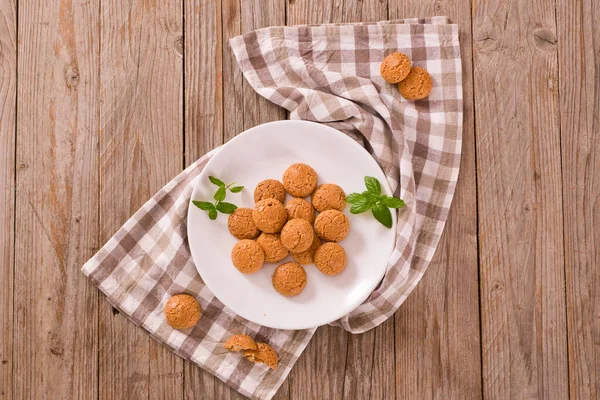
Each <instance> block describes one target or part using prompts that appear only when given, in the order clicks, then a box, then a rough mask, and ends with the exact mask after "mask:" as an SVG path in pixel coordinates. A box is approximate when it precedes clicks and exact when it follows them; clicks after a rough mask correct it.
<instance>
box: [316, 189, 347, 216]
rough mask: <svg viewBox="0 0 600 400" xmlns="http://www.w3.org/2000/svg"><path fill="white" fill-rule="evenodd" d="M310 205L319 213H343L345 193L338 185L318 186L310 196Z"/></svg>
mask: <svg viewBox="0 0 600 400" xmlns="http://www.w3.org/2000/svg"><path fill="white" fill-rule="evenodd" d="M311 200H312V205H313V207H315V209H316V210H317V211H319V212H323V211H327V210H338V211H343V210H344V208H346V193H344V190H343V189H342V188H341V187H339V186H338V185H334V184H332V183H326V184H324V185H319V186H317V188H316V189H315V191H314V193H313V194H312V199H311Z"/></svg>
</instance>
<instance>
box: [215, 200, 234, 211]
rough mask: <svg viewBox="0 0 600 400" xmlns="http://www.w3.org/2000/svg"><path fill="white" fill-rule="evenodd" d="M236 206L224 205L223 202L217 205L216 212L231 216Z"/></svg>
mask: <svg viewBox="0 0 600 400" xmlns="http://www.w3.org/2000/svg"><path fill="white" fill-rule="evenodd" d="M236 208H237V206H236V205H235V204H231V203H226V202H224V201H222V202H220V203H218V204H217V210H219V211H220V212H222V213H223V214H231V213H232V212H234V211H235V210H236Z"/></svg>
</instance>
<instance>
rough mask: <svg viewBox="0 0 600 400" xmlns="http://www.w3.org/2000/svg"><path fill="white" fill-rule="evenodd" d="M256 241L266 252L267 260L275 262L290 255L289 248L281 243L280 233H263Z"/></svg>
mask: <svg viewBox="0 0 600 400" xmlns="http://www.w3.org/2000/svg"><path fill="white" fill-rule="evenodd" d="M256 243H258V245H259V246H260V247H262V249H263V251H264V252H265V262H268V263H275V262H279V261H281V260H283V259H284V258H286V257H287V255H288V250H287V249H286V248H285V247H284V246H283V244H281V239H280V237H279V233H264V232H263V233H261V234H260V236H259V237H258V239H256Z"/></svg>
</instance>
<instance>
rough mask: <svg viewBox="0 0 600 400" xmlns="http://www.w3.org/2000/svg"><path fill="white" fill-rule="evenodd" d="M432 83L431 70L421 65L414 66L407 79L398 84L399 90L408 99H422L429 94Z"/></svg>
mask: <svg viewBox="0 0 600 400" xmlns="http://www.w3.org/2000/svg"><path fill="white" fill-rule="evenodd" d="M432 85H433V82H432V80H431V75H429V72H427V71H426V70H425V69H424V68H421V67H412V68H411V69H410V73H409V74H408V76H407V77H406V79H404V80H403V81H402V82H400V83H399V84H398V90H400V94H401V95H402V97H404V98H405V99H406V100H421V99H424V98H425V97H427V96H429V93H430V92H431V87H432Z"/></svg>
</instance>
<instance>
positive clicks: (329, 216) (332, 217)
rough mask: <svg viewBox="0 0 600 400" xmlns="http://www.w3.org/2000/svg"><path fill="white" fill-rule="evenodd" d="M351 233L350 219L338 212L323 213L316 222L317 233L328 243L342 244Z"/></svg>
mask: <svg viewBox="0 0 600 400" xmlns="http://www.w3.org/2000/svg"><path fill="white" fill-rule="evenodd" d="M349 231H350V221H348V217H346V216H345V215H344V213H342V212H341V211H338V210H327V211H323V212H322V213H321V214H319V216H318V217H317V219H316V220H315V232H316V233H317V235H318V236H319V237H320V238H321V239H323V240H325V241H327V242H341V241H342V240H344V239H345V238H346V236H348V232H349Z"/></svg>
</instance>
